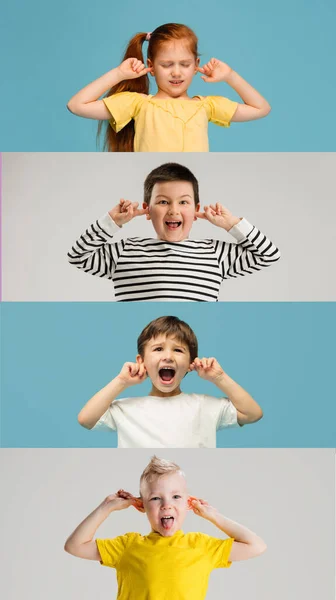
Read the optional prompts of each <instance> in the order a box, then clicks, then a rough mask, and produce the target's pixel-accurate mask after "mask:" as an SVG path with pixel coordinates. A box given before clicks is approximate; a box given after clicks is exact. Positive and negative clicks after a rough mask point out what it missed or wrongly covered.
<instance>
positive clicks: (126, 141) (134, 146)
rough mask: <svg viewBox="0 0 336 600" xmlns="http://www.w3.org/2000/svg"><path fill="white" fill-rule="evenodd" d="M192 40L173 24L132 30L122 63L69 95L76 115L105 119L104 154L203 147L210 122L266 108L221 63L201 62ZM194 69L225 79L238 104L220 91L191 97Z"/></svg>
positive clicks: (225, 122)
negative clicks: (153, 91) (154, 88)
mask: <svg viewBox="0 0 336 600" xmlns="http://www.w3.org/2000/svg"><path fill="white" fill-rule="evenodd" d="M197 41H198V40H197V37H196V35H195V34H194V32H193V31H192V30H191V29H190V28H189V27H187V26H186V25H181V24H178V23H168V24H166V25H161V26H160V27H157V29H155V31H153V32H152V33H138V34H136V35H135V36H134V37H133V38H132V39H131V41H130V43H129V45H128V47H127V50H126V52H125V55H124V58H123V61H122V63H121V64H120V65H119V66H118V67H116V68H115V69H112V70H111V71H109V72H108V73H106V74H105V75H103V76H102V77H100V78H99V79H97V80H96V81H93V82H92V83H90V84H89V85H87V86H86V87H85V88H83V89H82V90H81V91H79V92H78V93H77V94H76V95H75V96H73V98H71V100H70V101H69V103H68V109H69V110H70V111H71V112H72V113H74V114H76V115H79V116H81V117H86V118H88V119H98V120H100V121H109V123H110V127H107V130H106V137H105V146H104V147H105V149H106V150H109V151H114V152H207V151H208V150H209V144H208V122H209V121H211V122H212V123H215V124H216V125H221V126H223V127H228V126H229V125H230V123H231V121H252V120H255V119H260V118H262V117H265V116H266V115H267V114H268V113H269V112H270V106H269V104H268V102H267V101H266V100H265V99H264V98H263V97H262V96H261V95H260V94H259V93H258V92H257V91H256V90H255V89H254V88H253V87H252V86H251V85H250V84H249V83H247V82H246V81H244V79H243V78H242V77H240V75H238V73H236V72H235V71H233V70H232V69H231V68H230V67H229V66H228V65H227V64H225V63H223V62H222V61H220V60H218V59H216V58H212V59H211V60H210V61H209V62H208V63H206V64H204V65H203V66H202V67H200V66H199V62H200V59H199V57H198V50H197ZM145 42H148V49H147V67H146V66H145V63H144V57H143V52H142V46H143V44H144V43H145ZM198 72H200V73H202V79H203V80H204V81H205V82H207V83H216V82H219V81H225V82H226V83H227V84H228V85H229V86H230V87H232V89H234V90H235V91H236V92H237V93H238V94H239V96H240V97H241V99H242V101H243V102H242V103H237V102H233V101H231V100H228V99H227V98H223V97H222V96H206V97H204V96H195V97H193V98H190V97H189V96H188V88H189V86H190V84H191V82H192V80H193V77H194V76H195V75H196V73H198ZM148 73H150V74H151V75H152V76H153V77H154V78H155V81H156V84H157V88H158V91H157V93H156V94H155V95H154V96H153V95H151V94H149V78H148ZM103 94H105V97H104V98H103V99H102V100H100V99H99V98H100V97H101V96H102V95H103ZM101 125H102V123H100V124H99V131H100V128H101Z"/></svg>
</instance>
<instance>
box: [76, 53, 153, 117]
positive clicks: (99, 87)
mask: <svg viewBox="0 0 336 600" xmlns="http://www.w3.org/2000/svg"><path fill="white" fill-rule="evenodd" d="M148 72H149V69H147V68H145V65H144V64H143V63H142V62H141V61H140V60H138V59H137V58H128V59H127V60H124V61H123V62H122V63H121V65H119V66H118V67H116V68H115V69H112V70H111V71H109V72H108V73H105V75H102V76H101V77H99V78H98V79H96V80H95V81H93V82H92V83H89V85H87V86H85V87H84V88H83V89H82V90H80V91H79V92H77V94H75V95H74V96H73V97H72V98H71V100H69V102H68V104H67V107H68V109H69V111H70V112H72V113H73V114H75V115H78V116H79V117H85V118H86V119H98V120H100V121H103V120H108V119H110V118H111V113H110V112H109V110H108V109H107V108H106V106H105V104H104V101H103V100H99V98H100V97H101V96H103V94H105V93H106V92H107V91H108V90H109V89H111V88H113V87H114V86H116V85H118V84H119V83H121V81H125V80H127V79H136V78H138V77H142V76H143V75H146V74H147V73H148Z"/></svg>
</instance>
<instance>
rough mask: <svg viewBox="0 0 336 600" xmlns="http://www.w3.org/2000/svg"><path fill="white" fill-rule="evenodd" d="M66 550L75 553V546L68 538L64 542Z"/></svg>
mask: <svg viewBox="0 0 336 600" xmlns="http://www.w3.org/2000/svg"><path fill="white" fill-rule="evenodd" d="M64 550H65V552H67V553H68V554H73V553H74V552H73V548H72V546H71V543H70V542H69V540H67V541H66V542H65V544H64Z"/></svg>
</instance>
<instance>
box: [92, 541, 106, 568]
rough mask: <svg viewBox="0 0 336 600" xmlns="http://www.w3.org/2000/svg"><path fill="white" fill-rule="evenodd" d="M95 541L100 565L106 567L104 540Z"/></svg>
mask: <svg viewBox="0 0 336 600" xmlns="http://www.w3.org/2000/svg"><path fill="white" fill-rule="evenodd" d="M95 541H96V545H97V549H98V552H99V554H100V564H101V565H103V566H104V567H105V566H107V565H108V553H107V552H106V550H105V546H104V540H99V539H96V540H95Z"/></svg>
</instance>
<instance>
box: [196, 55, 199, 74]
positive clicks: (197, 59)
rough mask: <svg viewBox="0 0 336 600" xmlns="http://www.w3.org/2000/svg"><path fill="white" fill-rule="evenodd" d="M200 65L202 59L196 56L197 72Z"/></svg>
mask: <svg viewBox="0 0 336 600" xmlns="http://www.w3.org/2000/svg"><path fill="white" fill-rule="evenodd" d="M199 66H200V59H199V58H196V66H195V73H198V70H197V69H198V67H199Z"/></svg>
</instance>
